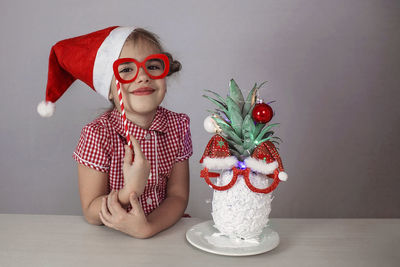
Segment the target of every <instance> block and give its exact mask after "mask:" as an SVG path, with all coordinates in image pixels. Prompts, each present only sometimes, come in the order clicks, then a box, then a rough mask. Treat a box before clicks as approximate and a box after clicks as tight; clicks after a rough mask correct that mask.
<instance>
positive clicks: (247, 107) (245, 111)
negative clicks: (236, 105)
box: [242, 83, 258, 117]
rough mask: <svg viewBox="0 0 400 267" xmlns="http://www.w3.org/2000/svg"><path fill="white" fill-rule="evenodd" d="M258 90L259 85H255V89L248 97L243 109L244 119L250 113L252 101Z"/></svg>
mask: <svg viewBox="0 0 400 267" xmlns="http://www.w3.org/2000/svg"><path fill="white" fill-rule="evenodd" d="M257 90H258V88H257V83H255V84H254V87H253V89H251V91H250V93H249V94H248V95H247V98H246V102H244V105H243V109H242V116H243V117H244V116H246V115H247V114H248V113H249V111H250V108H251V106H252V105H251V102H252V99H253V94H254V93H255V92H257Z"/></svg>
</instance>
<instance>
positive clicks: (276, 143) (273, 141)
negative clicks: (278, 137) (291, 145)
mask: <svg viewBox="0 0 400 267" xmlns="http://www.w3.org/2000/svg"><path fill="white" fill-rule="evenodd" d="M271 142H272V143H274V144H275V145H276V147H275V148H276V150H279V148H278V146H279V143H278V142H277V141H275V140H271Z"/></svg>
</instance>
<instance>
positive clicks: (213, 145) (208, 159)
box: [200, 134, 238, 170]
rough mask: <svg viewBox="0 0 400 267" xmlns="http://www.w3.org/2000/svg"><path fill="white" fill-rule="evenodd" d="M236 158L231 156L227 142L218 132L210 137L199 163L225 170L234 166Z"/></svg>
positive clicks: (209, 167)
mask: <svg viewBox="0 0 400 267" xmlns="http://www.w3.org/2000/svg"><path fill="white" fill-rule="evenodd" d="M237 162H238V160H237V158H236V157H234V156H231V153H230V151H229V145H228V142H227V141H226V140H225V139H224V138H223V137H222V136H221V135H219V134H216V135H214V136H213V137H211V139H210V141H208V144H207V146H206V149H205V150H204V153H203V156H202V157H201V159H200V163H202V164H203V166H204V167H206V168H207V169H216V170H227V169H231V168H232V167H234V166H236V164H237Z"/></svg>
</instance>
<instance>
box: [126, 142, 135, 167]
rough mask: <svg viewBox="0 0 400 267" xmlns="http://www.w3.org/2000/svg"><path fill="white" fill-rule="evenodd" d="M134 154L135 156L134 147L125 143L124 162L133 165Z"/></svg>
mask: <svg viewBox="0 0 400 267" xmlns="http://www.w3.org/2000/svg"><path fill="white" fill-rule="evenodd" d="M132 156H133V152H132V149H130V147H129V146H128V145H125V157H124V164H127V165H131V164H132Z"/></svg>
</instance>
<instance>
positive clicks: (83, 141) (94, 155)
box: [73, 124, 110, 172]
mask: <svg viewBox="0 0 400 267" xmlns="http://www.w3.org/2000/svg"><path fill="white" fill-rule="evenodd" d="M109 147H110V146H109V138H108V133H107V130H106V129H105V128H104V127H102V126H101V125H93V124H88V125H86V126H85V127H84V128H83V129H82V132H81V137H80V139H79V143H78V146H77V147H76V149H75V152H74V154H73V158H74V159H75V160H76V161H77V162H78V163H81V164H83V165H85V166H88V167H90V168H92V169H95V170H98V171H101V172H109V170H110V156H109V155H110V151H109Z"/></svg>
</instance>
